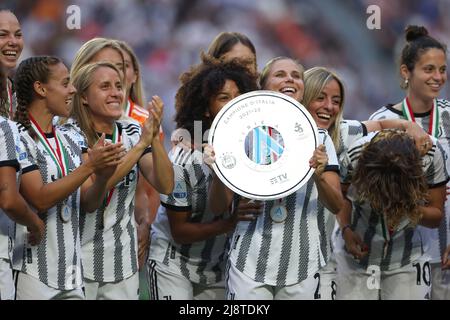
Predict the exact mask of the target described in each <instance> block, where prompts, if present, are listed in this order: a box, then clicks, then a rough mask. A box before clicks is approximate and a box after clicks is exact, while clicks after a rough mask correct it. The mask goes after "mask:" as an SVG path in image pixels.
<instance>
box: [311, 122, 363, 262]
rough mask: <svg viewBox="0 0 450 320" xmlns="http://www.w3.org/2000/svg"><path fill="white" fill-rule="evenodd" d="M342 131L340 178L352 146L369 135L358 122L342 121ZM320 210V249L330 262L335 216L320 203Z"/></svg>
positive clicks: (318, 206)
mask: <svg viewBox="0 0 450 320" xmlns="http://www.w3.org/2000/svg"><path fill="white" fill-rule="evenodd" d="M339 129H340V145H339V149H338V150H336V153H337V157H338V161H339V172H340V177H341V180H342V177H345V176H346V171H345V167H344V166H342V160H343V158H344V156H345V154H346V152H347V150H348V148H349V146H350V145H351V144H353V143H354V142H355V141H356V140H358V139H360V138H362V137H363V136H365V135H367V129H366V127H365V125H364V124H362V123H361V122H360V121H357V120H342V121H341V123H340V126H339ZM317 210H318V216H317V217H318V218H317V219H318V226H319V231H320V247H321V249H322V252H323V253H324V256H325V261H328V259H329V258H330V255H331V253H332V252H333V244H332V235H333V231H334V230H335V229H336V227H338V226H337V224H336V218H335V215H334V214H333V213H332V212H331V211H330V210H328V209H327V208H326V207H325V206H324V205H323V204H322V203H321V202H320V201H319V203H318V205H317Z"/></svg>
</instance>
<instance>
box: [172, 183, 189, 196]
mask: <svg viewBox="0 0 450 320" xmlns="http://www.w3.org/2000/svg"><path fill="white" fill-rule="evenodd" d="M173 196H174V197H175V198H177V199H185V198H186V197H187V192H186V184H185V183H184V181H176V182H175V188H174V189H173Z"/></svg>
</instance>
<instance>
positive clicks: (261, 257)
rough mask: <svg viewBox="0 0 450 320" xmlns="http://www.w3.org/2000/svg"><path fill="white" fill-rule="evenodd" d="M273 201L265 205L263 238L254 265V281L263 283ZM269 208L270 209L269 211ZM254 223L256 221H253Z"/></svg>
mask: <svg viewBox="0 0 450 320" xmlns="http://www.w3.org/2000/svg"><path fill="white" fill-rule="evenodd" d="M274 203H275V202H274V201H271V203H270V205H269V206H268V205H266V206H265V208H264V211H266V212H264V220H263V231H262V232H263V234H264V237H263V238H262V241H261V247H260V248H259V252H258V258H257V259H258V261H257V263H256V271H255V281H257V282H262V283H264V282H265V278H266V270H267V264H268V262H269V261H268V260H269V259H268V258H267V257H268V256H269V254H270V245H271V243H272V231H273V230H272V219H271V218H270V209H272V207H273V206H274ZM269 207H270V209H269ZM255 222H256V221H255Z"/></svg>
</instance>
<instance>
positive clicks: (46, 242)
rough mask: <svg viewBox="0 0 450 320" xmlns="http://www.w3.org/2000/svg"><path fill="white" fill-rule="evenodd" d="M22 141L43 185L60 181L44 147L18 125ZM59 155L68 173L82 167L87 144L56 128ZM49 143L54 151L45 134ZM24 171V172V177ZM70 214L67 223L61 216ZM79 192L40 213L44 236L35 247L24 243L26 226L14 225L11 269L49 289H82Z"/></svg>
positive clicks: (66, 128)
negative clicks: (33, 278) (63, 159)
mask: <svg viewBox="0 0 450 320" xmlns="http://www.w3.org/2000/svg"><path fill="white" fill-rule="evenodd" d="M18 128H19V133H20V136H21V141H22V142H23V144H24V146H25V149H26V151H27V153H28V155H29V157H30V158H31V159H32V161H33V162H34V163H36V164H37V166H38V167H39V171H40V173H41V176H42V179H43V182H44V184H46V183H52V182H54V181H55V180H57V179H59V178H60V176H59V173H58V167H57V165H56V164H55V162H54V161H53V160H52V157H51V155H50V154H49V152H48V151H47V149H46V148H45V146H44V145H43V144H42V143H40V142H39V141H35V140H34V139H33V138H32V137H31V136H30V135H29V134H28V131H27V130H26V129H25V127H24V126H22V125H20V124H19V125H18ZM56 132H57V134H58V137H59V138H60V142H61V148H62V150H61V151H62V152H64V153H65V155H66V159H67V167H68V172H71V171H73V170H75V169H76V168H77V167H79V166H80V164H81V154H82V150H83V149H85V148H86V141H85V139H84V137H83V136H81V135H80V134H78V132H77V131H76V130H74V129H73V128H72V127H71V126H70V125H67V126H59V127H56ZM46 138H47V140H48V142H49V143H50V144H51V145H52V147H53V148H55V146H56V144H55V136H54V135H53V134H46ZM25 174H27V170H23V175H25ZM65 208H67V209H68V210H69V212H70V215H69V219H68V221H66V222H65V221H64V220H63V216H62V213H63V211H64V209H65ZM79 208H80V189H77V190H76V191H74V192H73V193H72V194H71V195H70V196H69V197H68V198H66V199H64V200H62V201H60V202H59V203H58V204H57V205H56V206H54V207H52V208H50V209H49V210H47V212H43V213H40V214H39V215H40V217H41V219H42V220H43V221H44V223H45V225H46V232H45V236H44V238H43V239H42V241H41V243H40V244H39V245H37V246H31V245H29V244H28V240H27V230H26V228H25V227H23V226H20V225H17V226H16V244H15V247H14V268H15V269H16V270H20V271H22V272H24V273H27V274H28V275H30V276H32V277H35V278H36V279H39V281H41V282H43V283H45V284H46V285H48V286H49V287H52V288H56V289H59V290H72V289H74V288H79V287H81V286H82V284H83V281H82V268H81V247H80V232H79Z"/></svg>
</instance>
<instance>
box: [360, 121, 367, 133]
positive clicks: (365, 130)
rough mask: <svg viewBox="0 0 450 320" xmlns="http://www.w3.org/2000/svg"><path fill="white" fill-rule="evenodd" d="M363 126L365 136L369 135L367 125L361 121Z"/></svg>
mask: <svg viewBox="0 0 450 320" xmlns="http://www.w3.org/2000/svg"><path fill="white" fill-rule="evenodd" d="M361 127H362V129H363V136H367V134H368V131H367V127H366V125H365V124H364V123H363V122H361Z"/></svg>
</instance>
